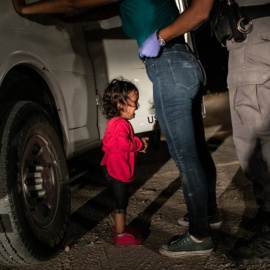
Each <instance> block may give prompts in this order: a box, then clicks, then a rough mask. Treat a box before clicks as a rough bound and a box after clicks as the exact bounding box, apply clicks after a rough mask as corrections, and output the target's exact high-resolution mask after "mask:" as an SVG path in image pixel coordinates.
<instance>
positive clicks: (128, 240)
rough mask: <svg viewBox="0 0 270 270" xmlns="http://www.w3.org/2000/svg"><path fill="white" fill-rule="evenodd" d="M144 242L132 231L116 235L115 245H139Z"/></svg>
mask: <svg viewBox="0 0 270 270" xmlns="http://www.w3.org/2000/svg"><path fill="white" fill-rule="evenodd" d="M141 243H142V239H140V238H136V237H135V236H134V235H133V234H131V233H127V232H125V233H123V234H121V236H118V235H114V245H115V246H116V247H128V246H138V245H140V244H141Z"/></svg>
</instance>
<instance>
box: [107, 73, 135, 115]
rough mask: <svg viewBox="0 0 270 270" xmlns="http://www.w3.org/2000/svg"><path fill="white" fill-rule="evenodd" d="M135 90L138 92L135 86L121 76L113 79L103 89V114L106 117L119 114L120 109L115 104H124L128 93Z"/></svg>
mask: <svg viewBox="0 0 270 270" xmlns="http://www.w3.org/2000/svg"><path fill="white" fill-rule="evenodd" d="M132 90H135V91H136V92H139V91H138V89H137V87H136V86H135V85H134V84H133V83H131V82H129V81H127V80H124V79H122V78H120V79H113V80H112V81H111V82H110V83H109V85H108V86H107V88H106V89H105V91H104V94H103V98H102V108H103V114H104V115H106V118H107V119H111V118H113V117H117V116H120V115H121V111H122V109H121V108H119V107H118V106H117V104H118V102H119V103H120V104H123V105H124V104H126V102H127V100H128V94H129V93H130V92H131V91H132Z"/></svg>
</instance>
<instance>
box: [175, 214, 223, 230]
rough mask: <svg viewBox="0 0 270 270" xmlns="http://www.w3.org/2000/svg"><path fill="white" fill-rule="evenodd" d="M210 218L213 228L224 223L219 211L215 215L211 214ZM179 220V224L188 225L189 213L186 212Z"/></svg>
mask: <svg viewBox="0 0 270 270" xmlns="http://www.w3.org/2000/svg"><path fill="white" fill-rule="evenodd" d="M208 220H209V225H210V227H211V228H212V229H218V228H220V226H221V224H222V219H221V216H220V214H219V212H217V214H216V215H214V216H209V217H208ZM177 222H178V224H179V225H182V226H185V227H188V225H189V219H188V213H186V214H185V215H184V216H183V217H181V218H179V219H178V221H177Z"/></svg>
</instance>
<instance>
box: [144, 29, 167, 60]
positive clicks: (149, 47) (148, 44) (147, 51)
mask: <svg viewBox="0 0 270 270" xmlns="http://www.w3.org/2000/svg"><path fill="white" fill-rule="evenodd" d="M162 46H165V44H160V43H159V42H158V40H157V31H155V33H154V34H152V35H151V36H150V37H148V38H147V39H146V40H145V41H144V42H143V44H142V46H141V48H140V49H139V55H140V57H141V58H143V57H157V56H158V54H159V51H160V47H162Z"/></svg>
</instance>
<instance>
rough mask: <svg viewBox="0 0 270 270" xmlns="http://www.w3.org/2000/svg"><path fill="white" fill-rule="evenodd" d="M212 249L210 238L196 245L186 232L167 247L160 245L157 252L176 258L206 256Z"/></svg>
mask: <svg viewBox="0 0 270 270" xmlns="http://www.w3.org/2000/svg"><path fill="white" fill-rule="evenodd" d="M213 247H214V245H213V242H212V239H211V237H209V238H207V239H206V240H204V241H203V242H199V243H198V242H195V241H193V240H192V239H191V237H190V234H189V233H188V232H185V233H184V234H183V235H182V236H181V237H180V238H178V239H176V240H174V241H172V242H171V243H169V244H168V245H162V246H161V247H160V248H159V252H160V253H161V254H162V255H165V256H167V257H171V258H178V257H183V256H189V255H207V254H209V253H210V252H211V251H212V250H213Z"/></svg>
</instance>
